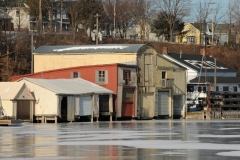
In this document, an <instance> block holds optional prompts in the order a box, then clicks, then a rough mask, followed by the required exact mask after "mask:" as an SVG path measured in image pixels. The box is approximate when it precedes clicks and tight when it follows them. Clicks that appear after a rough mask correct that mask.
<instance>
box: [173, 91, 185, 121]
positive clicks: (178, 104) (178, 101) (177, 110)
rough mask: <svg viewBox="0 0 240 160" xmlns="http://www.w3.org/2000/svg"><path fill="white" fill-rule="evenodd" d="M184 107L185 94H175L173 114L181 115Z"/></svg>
mask: <svg viewBox="0 0 240 160" xmlns="http://www.w3.org/2000/svg"><path fill="white" fill-rule="evenodd" d="M182 109H183V96H182V95H174V96H173V116H181V111H182Z"/></svg>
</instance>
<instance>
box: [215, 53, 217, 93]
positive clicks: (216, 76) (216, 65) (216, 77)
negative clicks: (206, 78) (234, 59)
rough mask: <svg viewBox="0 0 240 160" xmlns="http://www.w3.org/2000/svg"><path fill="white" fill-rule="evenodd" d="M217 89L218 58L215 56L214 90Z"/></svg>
mask: <svg viewBox="0 0 240 160" xmlns="http://www.w3.org/2000/svg"><path fill="white" fill-rule="evenodd" d="M216 90H217V60H216V58H214V91H216Z"/></svg>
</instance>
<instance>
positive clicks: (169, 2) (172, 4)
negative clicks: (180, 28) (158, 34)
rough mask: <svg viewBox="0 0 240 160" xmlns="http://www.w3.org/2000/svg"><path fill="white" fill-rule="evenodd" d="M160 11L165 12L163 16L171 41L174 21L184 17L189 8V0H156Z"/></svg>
mask: <svg viewBox="0 0 240 160" xmlns="http://www.w3.org/2000/svg"><path fill="white" fill-rule="evenodd" d="M157 3H158V7H159V9H160V12H165V13H166V15H165V18H166V20H167V22H168V24H169V28H170V33H169V34H170V41H171V42H172V41H173V32H174V27H175V21H176V20H181V19H182V18H184V17H186V16H187V15H188V13H189V10H190V5H189V4H190V0H160V1H157Z"/></svg>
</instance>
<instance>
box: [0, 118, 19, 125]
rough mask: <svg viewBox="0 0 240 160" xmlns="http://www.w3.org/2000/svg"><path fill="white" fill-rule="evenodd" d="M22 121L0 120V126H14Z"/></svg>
mask: <svg viewBox="0 0 240 160" xmlns="http://www.w3.org/2000/svg"><path fill="white" fill-rule="evenodd" d="M21 124H22V121H21V120H14V119H11V120H6V119H4V120H0V126H15V125H21Z"/></svg>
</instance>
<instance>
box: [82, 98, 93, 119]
mask: <svg viewBox="0 0 240 160" xmlns="http://www.w3.org/2000/svg"><path fill="white" fill-rule="evenodd" d="M91 112H92V98H91V96H86V97H80V116H89V115H92V113H91Z"/></svg>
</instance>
